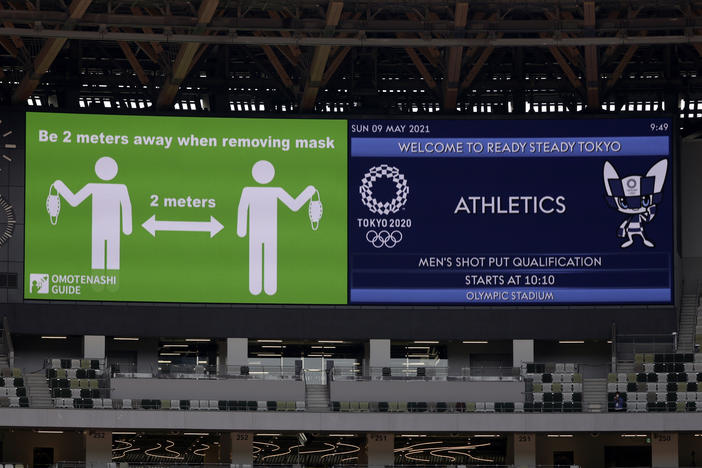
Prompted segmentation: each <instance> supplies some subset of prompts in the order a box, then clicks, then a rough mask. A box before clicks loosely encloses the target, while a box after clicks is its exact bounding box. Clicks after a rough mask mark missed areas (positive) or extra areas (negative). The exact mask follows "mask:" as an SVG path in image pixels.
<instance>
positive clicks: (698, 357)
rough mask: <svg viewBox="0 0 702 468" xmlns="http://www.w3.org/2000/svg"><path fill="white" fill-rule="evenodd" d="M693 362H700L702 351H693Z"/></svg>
mask: <svg viewBox="0 0 702 468" xmlns="http://www.w3.org/2000/svg"><path fill="white" fill-rule="evenodd" d="M695 362H702V353H695Z"/></svg>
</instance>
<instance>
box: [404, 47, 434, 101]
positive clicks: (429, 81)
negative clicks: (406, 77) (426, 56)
mask: <svg viewBox="0 0 702 468" xmlns="http://www.w3.org/2000/svg"><path fill="white" fill-rule="evenodd" d="M405 52H407V55H409V57H410V59H411V60H412V63H413V64H414V66H415V67H416V68H417V71H419V74H420V75H422V78H424V83H426V85H427V87H428V88H429V89H431V90H433V91H436V89H437V88H436V81H434V78H433V77H432V76H431V73H429V70H427V67H425V66H424V62H422V59H421V58H419V54H418V53H417V51H416V50H414V49H412V48H411V47H406V48H405Z"/></svg>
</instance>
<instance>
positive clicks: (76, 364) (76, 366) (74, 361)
mask: <svg viewBox="0 0 702 468" xmlns="http://www.w3.org/2000/svg"><path fill="white" fill-rule="evenodd" d="M71 369H80V359H71Z"/></svg>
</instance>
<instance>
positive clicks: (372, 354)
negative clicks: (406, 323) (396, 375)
mask: <svg viewBox="0 0 702 468" xmlns="http://www.w3.org/2000/svg"><path fill="white" fill-rule="evenodd" d="M368 357H369V364H370V366H371V367H390V340H370V342H369V352H368Z"/></svg>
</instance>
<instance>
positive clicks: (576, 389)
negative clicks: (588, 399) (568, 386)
mask: <svg viewBox="0 0 702 468" xmlns="http://www.w3.org/2000/svg"><path fill="white" fill-rule="evenodd" d="M582 391H583V384H582V383H574V384H573V392H576V393H582Z"/></svg>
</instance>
